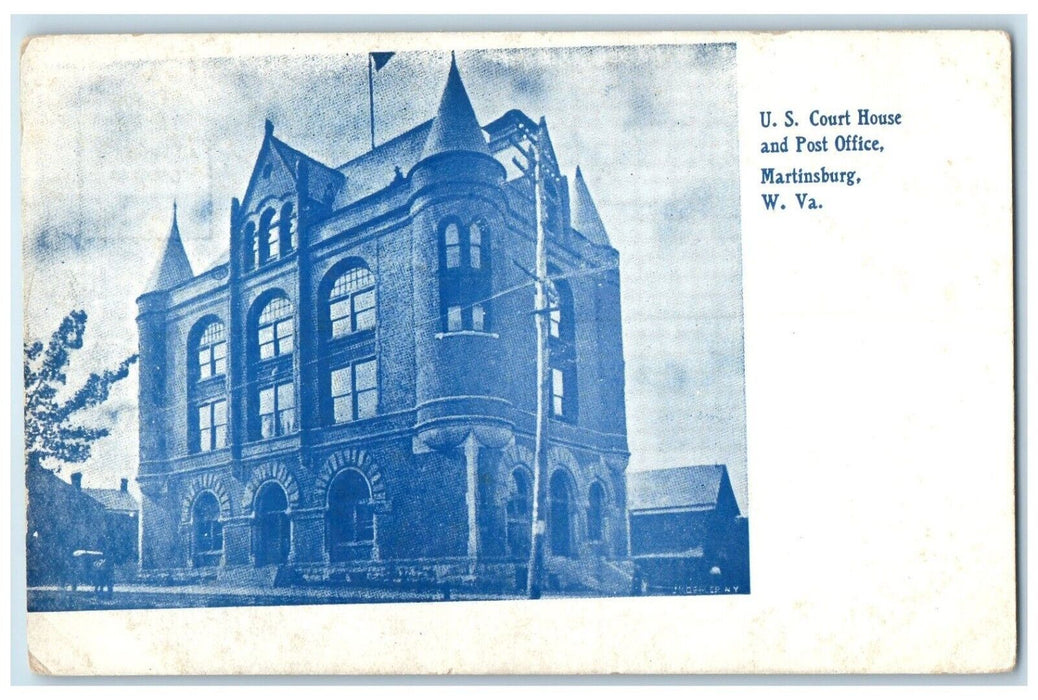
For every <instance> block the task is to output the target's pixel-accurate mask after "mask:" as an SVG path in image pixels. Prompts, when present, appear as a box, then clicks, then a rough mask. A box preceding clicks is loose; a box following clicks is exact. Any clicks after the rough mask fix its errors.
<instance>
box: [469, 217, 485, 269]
mask: <svg viewBox="0 0 1038 700" xmlns="http://www.w3.org/2000/svg"><path fill="white" fill-rule="evenodd" d="M482 266H483V230H482V228H481V227H480V223H479V222H478V221H473V222H472V223H471V224H469V267H471V268H472V269H474V270H478V269H479V268H480V267H482Z"/></svg>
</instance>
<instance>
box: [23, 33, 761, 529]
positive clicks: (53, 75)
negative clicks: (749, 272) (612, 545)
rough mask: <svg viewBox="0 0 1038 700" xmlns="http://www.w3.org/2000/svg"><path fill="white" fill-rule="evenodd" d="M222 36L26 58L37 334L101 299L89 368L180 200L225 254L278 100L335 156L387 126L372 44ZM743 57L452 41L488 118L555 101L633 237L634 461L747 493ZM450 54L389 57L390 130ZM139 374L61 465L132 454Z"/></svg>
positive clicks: (189, 236)
mask: <svg viewBox="0 0 1038 700" xmlns="http://www.w3.org/2000/svg"><path fill="white" fill-rule="evenodd" d="M380 48H381V47H380ZM388 48H389V47H387V50H388ZM214 53H219V52H191V51H184V52H183V55H182V56H181V57H176V58H165V59H154V58H147V59H142V58H140V56H137V55H134V54H133V52H126V51H123V52H111V53H110V54H105V53H103V52H99V51H96V50H93V51H91V52H90V53H89V54H77V53H76V52H74V51H66V52H50V54H48V55H47V56H46V57H44V58H41V59H40V60H39V61H38V63H37V64H36V65H35V66H34V67H35V68H36V69H37V70H32V71H27V72H26V74H25V75H23V81H22V86H21V101H22V109H23V124H22V132H23V140H22V195H23V216H22V222H23V230H22V241H23V251H22V254H23V273H24V295H25V332H26V339H27V340H32V339H37V338H42V339H46V338H48V337H49V335H50V333H51V332H52V331H53V330H54V329H55V328H56V327H57V325H58V323H59V322H60V320H61V318H62V317H63V316H64V315H66V314H67V313H68V312H69V311H71V310H72V309H73V308H82V309H85V310H86V311H87V314H88V321H87V332H86V342H85V346H84V348H83V350H81V351H78V352H76V353H75V354H74V355H73V359H72V364H71V366H70V373H69V378H70V385H72V386H78V383H79V382H81V381H82V379H83V378H85V377H86V375H87V374H88V373H89V372H90V371H97V370H100V369H102V368H105V367H112V366H114V365H116V364H117V363H118V362H119V360H121V359H122V358H124V357H126V356H127V355H130V354H132V353H134V352H136V350H137V334H136V324H135V320H134V319H135V317H136V312H137V310H136V304H135V299H136V297H137V296H138V295H139V294H140V293H141V292H142V291H144V289H143V288H144V284H145V282H146V280H147V278H148V276H149V274H150V272H151V270H152V268H153V267H154V266H155V265H156V264H157V262H158V257H159V254H160V251H161V249H162V246H163V244H164V242H165V238H166V236H167V235H168V232H169V227H170V222H171V214H172V206H173V201H174V200H176V201H177V203H178V220H179V227H180V231H181V236H182V238H183V241H184V246H185V248H186V250H187V253H188V257H189V258H190V260H191V263H192V266H193V268H194V270H195V272H196V273H198V272H201V271H203V270H205V269H207V268H208V267H210V265H211V263H212V262H213V261H215V260H217V259H218V258H219V257H220V256H221V254H223V253H224V251H225V250H226V247H227V242H228V236H229V233H228V226H229V223H228V222H229V218H230V203H231V198H232V197H239V198H240V197H242V195H243V194H244V191H245V187H246V185H247V184H248V179H249V175H250V173H251V171H252V167H253V165H254V162H255V158H256V155H257V154H258V152H259V148H260V145H261V143H262V140H263V124H264V120H265V119H270V120H271V121H272V122H273V123H274V125H275V133H276V134H277V136H278V137H279V138H281V139H282V140H284V141H286V142H287V143H289V144H290V145H292V146H294V147H295V148H298V149H299V150H302V151H303V152H305V153H307V154H308V155H310V156H311V157H314V158H316V159H317V160H319V161H321V162H323V163H326V164H328V165H331V166H338V165H340V164H342V163H345V162H346V161H348V160H350V159H351V158H354V157H356V156H358V155H360V154H362V153H364V152H365V151H366V150H368V148H369V147H370V144H369V132H368V129H369V125H368V74H367V69H366V61H367V54H366V53H356V52H355V53H352V54H343V53H334V52H328V51H326V50H323V49H322V50H321V51H315V52H314V53H312V54H308V53H306V51H298V50H295V51H293V52H291V53H290V54H289V55H277V56H272V55H263V54H264V52H263V51H255V50H250V52H249V53H250V55H248V56H247V57H244V58H243V57H226V56H215V55H207V54H214ZM59 54H60V55H59ZM84 56H86V58H84ZM735 60H736V57H735V47H734V45H706V46H642V47H591V48H531V49H508V50H504V49H502V50H479V51H472V50H464V51H458V52H457V61H458V67H459V69H460V71H461V76H462V79H463V81H464V83H465V86H466V88H467V89H468V92H469V96H470V98H471V100H472V103H473V107H474V109H475V112H476V115H477V117H478V118H479V120H480V122H481V123H483V124H486V123H488V122H490V121H491V120H493V119H495V118H497V117H498V116H500V115H501V114H503V113H504V112H505V111H507V110H509V109H513V108H518V109H521V110H522V111H524V112H525V113H526V114H527V115H529V116H530V117H532V118H534V119H535V120H536V119H538V118H539V117H540V116H542V115H543V116H545V118H546V120H547V123H548V129H549V131H550V133H551V138H552V143H553V145H554V147H555V152H556V155H557V156H558V160H559V164H560V167H561V168H562V169H563V171H564V173H565V174H567V175H569V176H571V177H572V174H573V170H574V169H575V168H576V166H578V165H579V166H580V167H581V171H582V173H583V175H584V177H585V180H586V181H587V183H588V187H589V189H590V191H591V194H592V196H593V197H594V199H595V202H596V204H597V206H598V209H599V213H600V215H601V217H602V220H603V222H604V224H605V227H606V230H607V232H608V234H609V236H610V239H611V241H612V243H613V246H614V247H615V248H616V249H617V250H618V251H619V253H620V276H621V303H622V316H623V334H624V337H623V341H624V353H625V360H626V395H627V417H628V442H629V447H630V451H631V460H630V466H629V469H630V470H643V469H650V468H660V467H679V466H686V465H690V464H726V465H728V468H729V471H730V473H731V477H732V483H733V487H734V489H735V492H736V497H737V499H738V500H739V504H740V507H741V509H742V510H743V512H744V513H746V512H748V503H747V495H746V491H747V489H746V471H747V469H746V435H745V399H744V379H743V376H744V375H743V322H742V262H741V240H740V227H739V191H738V162H739V158H738V155H739V150H738V142H737V120H736V116H737V112H736V84H735ZM449 65H450V54H449V53H448V52H444V51H400V52H398V53H397V54H396V56H394V57H393V59H392V60H391V61H390V62H389V63H388V64H387V65H386V66H385V67H384V68H383V69H382V70H380V71H379V72H378V73H377V74H376V75H375V114H376V139H377V140H378V141H379V142H381V141H385V140H388V139H389V138H392V137H393V136H395V135H397V134H399V133H401V132H402V131H405V130H407V129H409V128H411V127H413V126H416V125H417V124H420V123H422V122H423V121H425V120H427V119H430V118H431V117H432V116H433V115H434V113H435V110H436V105H437V103H438V101H439V97H440V93H441V91H442V88H443V84H444V82H445V80H446V76H447V69H448V67H449ZM136 391H137V370H136V369H134V370H133V371H132V372H131V375H130V377H129V378H128V379H127V380H125V381H123V382H121V383H120V384H119V385H117V387H116V388H115V390H114V391H113V394H112V397H111V398H110V400H109V401H108V402H107V403H105V404H104V405H103V406H101V407H99V408H97V409H94V410H92V411H91V412H90V413H88V414H84V420H85V421H86V422H90V423H91V424H95V425H104V426H107V427H109V428H110V429H111V436H110V437H108V438H104V439H102V440H101V441H99V442H98V443H96V444H95V446H94V454H93V456H92V458H91V459H90V461H89V462H87V463H84V464H82V465H76V466H71V467H64V468H63V470H62V475H63V476H64V477H65V478H66V479H67V478H68V474H69V473H71V472H72V471H76V470H79V471H82V472H83V483H84V485H85V486H90V487H108V488H112V487H116V486H117V484H118V480H119V478H120V477H122V476H130V477H132V476H134V475H135V474H136V469H137V410H136Z"/></svg>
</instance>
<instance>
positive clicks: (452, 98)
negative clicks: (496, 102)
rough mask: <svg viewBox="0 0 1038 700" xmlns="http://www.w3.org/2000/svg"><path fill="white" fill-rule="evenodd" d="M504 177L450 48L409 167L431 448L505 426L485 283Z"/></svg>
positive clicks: (419, 384) (421, 372) (423, 416)
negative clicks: (418, 151)
mask: <svg viewBox="0 0 1038 700" xmlns="http://www.w3.org/2000/svg"><path fill="white" fill-rule="evenodd" d="M504 179H505V169H504V167H503V166H502V165H501V164H500V163H498V162H497V160H495V159H494V157H493V156H492V155H491V153H490V149H489V148H488V147H487V143H486V139H485V137H484V135H483V130H482V128H481V127H480V126H479V121H478V120H477V119H476V114H475V111H474V110H473V108H472V102H471V101H470V100H469V96H468V93H467V91H466V90H465V85H464V84H463V83H462V80H461V75H460V73H459V72H458V65H457V63H456V61H455V60H454V57H453V55H452V56H451V65H450V70H449V72H448V74H447V82H446V84H445V86H444V88H443V93H442V95H441V97H440V104H439V108H438V109H437V112H436V117H435V118H434V119H433V122H432V125H431V127H430V130H429V135H428V136H427V138H426V141H425V145H424V148H423V150H422V156H421V160H419V162H418V163H417V164H416V165H415V166H414V168H412V170H411V174H410V180H411V188H412V189H411V196H412V199H411V214H412V217H413V218H412V222H413V223H412V227H413V228H412V232H413V238H412V240H413V248H412V263H413V274H414V285H413V289H414V296H413V303H414V316H415V318H416V319H421V321H420V325H418V326H417V327H416V329H415V345H416V347H415V355H416V368H417V378H416V380H417V381H416V397H417V405H418V415H417V421H416V423H417V426H416V427H417V428H418V438H419V440H420V441H421V442H423V443H424V444H425V445H426V446H428V447H430V448H433V449H441V450H442V449H447V448H450V447H454V446H456V445H458V444H460V442H461V441H462V440H464V439H465V437H466V436H467V435H468V434H469V433H470V432H472V431H473V430H474V429H479V430H480V432H493V431H494V429H495V428H505V429H506V432H508V433H509V437H510V427H511V426H510V424H508V423H507V421H506V420H505V418H504V415H505V413H504V411H503V410H502V406H501V405H500V403H501V402H498V401H494V397H493V394H494V389H493V387H495V386H497V385H498V383H499V381H500V377H501V363H502V360H503V358H502V350H501V347H500V343H499V342H498V337H497V335H496V334H495V333H494V326H495V318H494V309H493V304H492V296H493V292H492V290H493V279H494V268H495V266H497V265H503V264H504V262H503V261H502V260H497V259H495V255H494V251H496V250H500V244H499V242H498V240H499V239H498V237H501V238H503V237H504V229H505V216H504V212H505V211H506V205H505V200H504V193H503V191H502V185H503V183H504ZM471 416H480V418H481V423H482V425H480V426H474V425H472V421H471V419H470V417H471ZM495 416H499V418H497V419H495V418H494V417H495ZM486 439H488V440H489V441H491V442H493V441H495V440H494V439H493V438H492V437H490V436H487V438H486ZM497 439H498V440H500V439H502V438H500V437H499V438H497Z"/></svg>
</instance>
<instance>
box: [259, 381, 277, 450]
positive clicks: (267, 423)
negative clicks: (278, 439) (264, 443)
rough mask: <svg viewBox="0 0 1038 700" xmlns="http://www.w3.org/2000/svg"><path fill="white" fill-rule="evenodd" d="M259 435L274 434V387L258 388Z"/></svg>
mask: <svg viewBox="0 0 1038 700" xmlns="http://www.w3.org/2000/svg"><path fill="white" fill-rule="evenodd" d="M259 418H260V437H262V438H269V437H274V435H276V434H277V433H276V431H275V425H276V423H275V419H274V387H270V388H268V389H260V393H259Z"/></svg>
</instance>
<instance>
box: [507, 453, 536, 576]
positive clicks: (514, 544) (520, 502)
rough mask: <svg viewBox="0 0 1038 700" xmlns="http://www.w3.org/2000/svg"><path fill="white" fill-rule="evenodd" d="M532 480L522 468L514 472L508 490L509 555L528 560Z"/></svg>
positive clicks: (531, 515)
mask: <svg viewBox="0 0 1038 700" xmlns="http://www.w3.org/2000/svg"><path fill="white" fill-rule="evenodd" d="M530 492H531V489H530V480H529V479H528V478H527V476H526V472H525V471H524V470H523V469H522V468H521V467H516V468H515V469H514V470H512V483H511V484H510V485H509V490H508V505H507V514H508V521H507V525H508V553H509V554H510V555H512V556H513V557H518V558H520V559H526V558H527V557H529V556H530V537H531V529H530V518H532V517H533V511H532V510H531V505H532V498H531V493H530Z"/></svg>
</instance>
